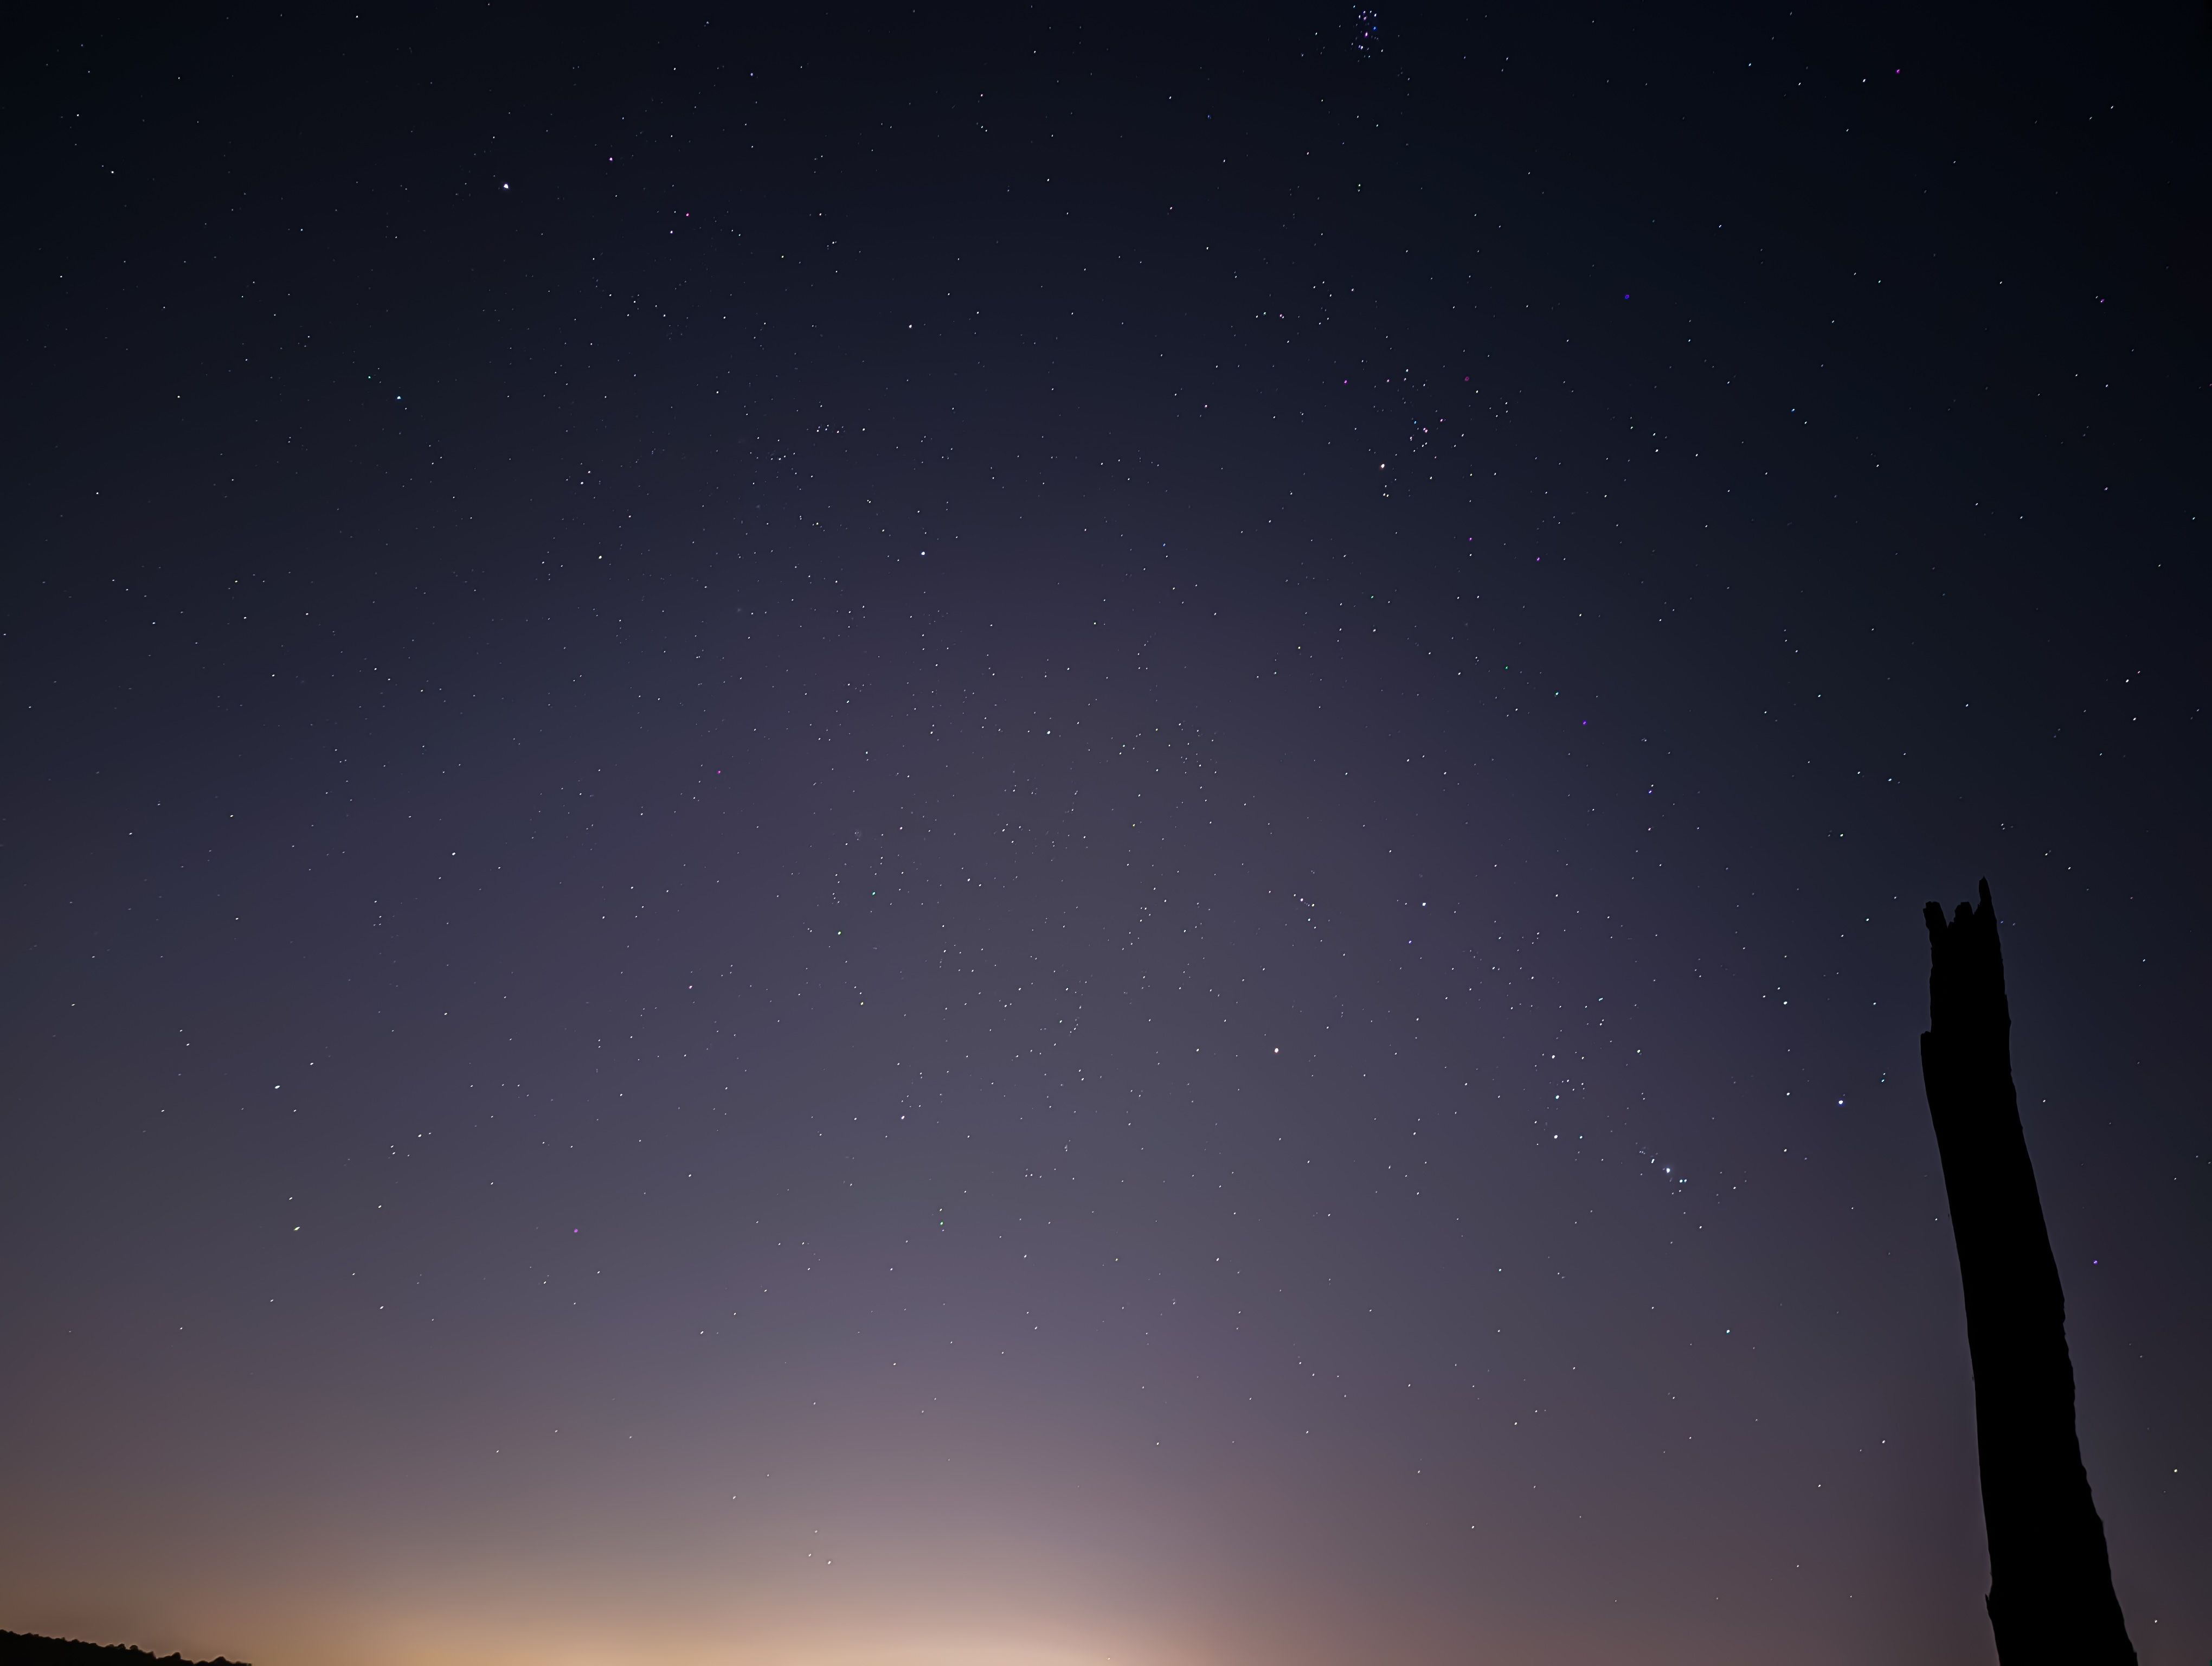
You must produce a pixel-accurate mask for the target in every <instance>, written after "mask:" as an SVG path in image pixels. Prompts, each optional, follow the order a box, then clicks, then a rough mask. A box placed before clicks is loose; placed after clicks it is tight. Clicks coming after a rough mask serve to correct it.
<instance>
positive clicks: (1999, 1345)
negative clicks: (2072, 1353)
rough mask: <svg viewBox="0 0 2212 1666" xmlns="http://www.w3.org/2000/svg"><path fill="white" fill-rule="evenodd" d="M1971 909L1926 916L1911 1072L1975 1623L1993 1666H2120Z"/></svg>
mask: <svg viewBox="0 0 2212 1666" xmlns="http://www.w3.org/2000/svg"><path fill="white" fill-rule="evenodd" d="M1981 897H1982V900H1981V906H1980V907H1978V908H1970V907H1969V906H1967V904H1966V903H1960V904H1959V911H1958V913H1957V914H1956V915H1954V916H1953V917H1952V918H1951V919H1950V920H1949V921H1945V920H1944V918H1943V910H1942V909H1941V908H1939V907H1937V906H1936V904H1935V903H1929V905H1928V909H1927V920H1928V936H1929V945H1930V947H1931V950H1932V952H1933V955H1934V960H1935V966H1934V970H1933V971H1932V972H1931V973H1930V974H1929V980H1928V992H1929V1008H1930V1012H1929V1030H1928V1032H1927V1033H1926V1034H1925V1035H1923V1036H1922V1037H1921V1038H1920V1068H1921V1073H1922V1076H1923V1079H1924V1080H1925V1081H1926V1083H1927V1086H1928V1110H1929V1114H1930V1115H1931V1116H1933V1117H1934V1119H1935V1122H1936V1146H1937V1148H1938V1149H1939V1150H1940V1151H1941V1152H1942V1157H1943V1184H1944V1188H1945V1189H1946V1190H1947V1191H1948V1193H1949V1194H1950V1198H1951V1233H1952V1237H1953V1239H1954V1242H1955V1243H1957V1244H1958V1247H1959V1276H1960V1283H1961V1284H1962V1285H1963V1286H1965V1289H1966V1343H1967V1347H1968V1348H1969V1349H1970V1351H1971V1352H1972V1356H1973V1365H1974V1426H1975V1436H1976V1441H1977V1444H1978V1447H1979V1449H1980V1456H1981V1470H1982V1519H1983V1523H1984V1526H1985V1528H1986V1529H1987V1530H1988V1533H1989V1543H1990V1595H1989V1610H1990V1629H1991V1630H1992V1631H1994V1632H1995V1633H1996V1644H1997V1657H1998V1658H1999V1659H2000V1660H2002V1662H2003V1663H2004V1666H2043V1663H2046V1662H2047V1663H2050V1666H2060V1663H2063V1666H2134V1663H2135V1657H2136V1652H2135V1650H2134V1648H2133V1646H2132V1645H2130V1643H2129V1641H2128V1633H2127V1625H2126V1622H2125V1620H2123V1618H2122V1617H2121V1614H2120V1604H2119V1599H2118V1597H2117V1596H2114V1595H2113V1593H2112V1564H2111V1561H2110V1560H2109V1558H2108V1556H2107V1555H2106V1549H2105V1524H2104V1523H2103V1522H2101V1521H2100V1520H2099V1519H2098V1517H2097V1506H2096V1504H2095V1502H2094V1501H2093V1499H2091V1498H2090V1496H2089V1475H2088V1472H2087V1470H2086V1469H2084V1468H2082V1466H2081V1443H2080V1441H2079V1439H2078V1438H2076V1437H2075V1429H2074V1364H2073V1361H2072V1359H2070V1358H2069V1357H2068V1354H2067V1352H2066V1297H2065V1292H2063V1290H2062V1289H2061V1288H2060V1287H2059V1283H2058V1264H2057V1262H2056V1261H2054V1260H2053V1259H2052V1257H2051V1234H2050V1231H2048V1229H2047V1228H2046V1227H2045V1225H2044V1219H2043V1202H2042V1200H2041V1198H2040V1197H2039V1195H2037V1192H2036V1189H2035V1170H2034V1168H2033V1165H2032V1164H2030V1163H2029V1161H2028V1156H2027V1135H2026V1134H2023V1133H2022V1132H2021V1125H2020V1100H2019V1098H2018V1097H2017V1095H2016V1094H2015V1091H2014V1089H2013V1080H2012V1012H2011V1009H2010V1008H2009V1007H2008V1006H2007V1004H2006V1001H2005V984H2004V957H2003V955H2002V952H2001V951H2000V950H1999V948H1998V946H1997V919H1996V910H1995V909H1993V908H1991V906H1990V886H1989V881H1988V880H1986V879H1984V881H1983V882H1982V888H1981Z"/></svg>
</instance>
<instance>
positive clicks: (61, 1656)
mask: <svg viewBox="0 0 2212 1666" xmlns="http://www.w3.org/2000/svg"><path fill="white" fill-rule="evenodd" d="M0 1666H246V1663H245V1662H244V1661H242V1660H225V1659H224V1658H223V1657H222V1656H221V1655H217V1656H216V1657H215V1658H214V1659H213V1660H207V1661H202V1660H186V1659H185V1657H183V1656H182V1655H149V1654H148V1653H147V1652H146V1651H144V1650H143V1649H134V1648H132V1647H131V1646H130V1645H128V1644H125V1643H72V1642H70V1641H69V1640H68V1639H66V1638H59V1637H33V1636H31V1635H30V1634H29V1633H26V1632H0Z"/></svg>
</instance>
